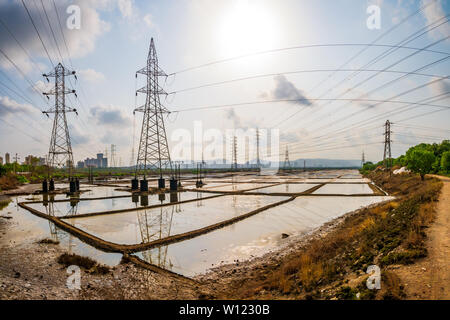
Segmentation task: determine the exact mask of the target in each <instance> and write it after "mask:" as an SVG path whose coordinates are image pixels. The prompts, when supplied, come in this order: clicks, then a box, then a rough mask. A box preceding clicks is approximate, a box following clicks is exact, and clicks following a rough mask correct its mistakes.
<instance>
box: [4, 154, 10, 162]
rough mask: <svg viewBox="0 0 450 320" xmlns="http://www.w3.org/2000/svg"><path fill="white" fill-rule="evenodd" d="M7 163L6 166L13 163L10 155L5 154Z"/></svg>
mask: <svg viewBox="0 0 450 320" xmlns="http://www.w3.org/2000/svg"><path fill="white" fill-rule="evenodd" d="M5 163H6V164H9V163H11V159H10V158H9V153H5Z"/></svg>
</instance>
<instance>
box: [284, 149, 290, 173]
mask: <svg viewBox="0 0 450 320" xmlns="http://www.w3.org/2000/svg"><path fill="white" fill-rule="evenodd" d="M283 169H284V170H289V169H291V162H290V161H289V150H288V148H287V147H286V152H285V154H284V163H283Z"/></svg>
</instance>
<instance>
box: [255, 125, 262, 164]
mask: <svg viewBox="0 0 450 320" xmlns="http://www.w3.org/2000/svg"><path fill="white" fill-rule="evenodd" d="M256 167H257V168H259V167H261V160H260V159H259V129H258V128H256Z"/></svg>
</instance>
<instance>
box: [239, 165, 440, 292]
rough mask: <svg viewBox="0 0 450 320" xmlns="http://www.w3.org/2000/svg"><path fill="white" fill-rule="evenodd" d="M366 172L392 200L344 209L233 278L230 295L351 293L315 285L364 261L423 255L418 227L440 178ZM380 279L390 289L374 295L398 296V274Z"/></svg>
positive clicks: (427, 216)
mask: <svg viewBox="0 0 450 320" xmlns="http://www.w3.org/2000/svg"><path fill="white" fill-rule="evenodd" d="M371 178H372V180H375V181H376V183H377V184H378V185H382V188H383V189H384V190H387V191H388V192H389V193H391V194H392V193H394V194H396V195H397V197H398V198H397V200H396V201H393V202H391V203H388V204H383V205H380V206H378V207H375V208H370V209H369V208H366V209H363V210H361V211H360V212H358V213H357V214H353V215H349V216H348V217H346V218H345V219H344V222H343V223H342V224H340V225H339V226H338V227H337V228H336V229H335V230H334V231H332V232H330V233H328V234H327V235H326V236H324V237H323V238H320V239H316V240H312V241H311V242H309V243H308V245H307V246H306V247H304V248H303V249H301V250H300V251H299V252H296V253H293V254H291V255H288V256H287V257H285V258H284V259H283V261H282V262H281V263H280V265H279V266H272V267H268V268H266V270H265V271H262V272H260V273H259V274H258V276H256V277H253V278H251V279H245V281H243V280H242V281H238V282H236V283H235V284H236V287H235V288H233V297H234V298H236V297H240V298H252V297H255V296H257V294H258V292H259V291H260V290H261V289H265V290H268V291H270V293H271V297H272V298H273V297H286V296H292V297H295V298H297V297H303V298H305V297H313V298H331V297H333V296H335V297H338V298H339V297H340V296H341V297H345V298H349V297H350V298H351V297H353V296H354V294H355V292H354V290H353V289H350V290H349V289H345V290H343V291H342V292H340V291H339V292H340V293H339V294H340V296H338V294H337V293H336V292H335V293H334V295H331V296H330V295H328V296H323V295H321V294H320V293H319V290H318V289H319V288H322V287H324V286H329V285H330V284H332V283H338V284H339V283H340V282H342V281H343V280H344V279H345V278H346V276H347V275H349V274H350V273H365V270H366V269H367V266H368V265H370V264H378V265H380V266H386V265H389V264H392V263H411V262H413V261H415V260H416V259H418V258H420V257H423V256H425V255H426V249H425V246H424V244H425V237H426V235H425V233H424V230H423V229H424V228H425V227H426V226H427V225H429V224H430V223H431V222H432V221H433V218H434V201H436V199H437V197H438V195H439V190H440V188H441V187H442V183H441V182H440V181H438V180H436V179H428V178H427V179H425V181H421V180H420V177H417V176H413V175H402V176H392V177H389V175H388V174H386V173H379V174H378V175H377V176H371ZM384 273H385V271H384V270H383V271H382V274H384ZM264 275H266V276H264ZM383 281H385V282H386V287H387V288H390V290H391V291H392V292H391V294H389V293H386V295H385V296H383V295H381V296H380V295H378V297H379V298H388V299H397V298H400V297H402V293H401V286H400V282H399V280H398V277H397V278H396V276H395V275H394V274H391V273H389V272H388V273H387V274H386V275H385V278H384V280H383ZM338 287H339V285H338ZM342 288H343V287H342ZM366 297H368V298H373V297H375V295H372V294H369V295H366Z"/></svg>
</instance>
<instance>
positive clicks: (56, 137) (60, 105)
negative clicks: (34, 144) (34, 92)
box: [42, 63, 77, 174]
mask: <svg viewBox="0 0 450 320" xmlns="http://www.w3.org/2000/svg"><path fill="white" fill-rule="evenodd" d="M71 75H75V71H71V70H68V69H66V68H65V67H64V66H63V65H62V64H61V63H58V65H57V66H56V67H55V69H54V70H53V71H52V72H50V73H48V74H43V76H44V77H45V78H46V79H47V81H49V80H48V77H55V88H54V89H52V90H51V91H50V92H44V93H43V94H44V95H46V96H47V98H48V96H49V95H54V96H55V106H54V107H52V108H50V109H49V110H47V111H43V112H42V113H44V114H45V115H47V117H49V113H54V114H55V117H54V119H53V129H52V137H51V140H50V148H49V151H48V165H49V166H50V167H64V166H65V167H67V168H69V174H70V171H71V170H72V168H73V165H74V162H73V152H72V145H71V143H70V135H69V128H68V126H67V118H66V113H67V112H75V113H77V110H76V109H74V108H69V107H67V106H66V94H68V93H75V90H73V89H68V88H66V84H65V77H67V76H71ZM75 77H76V76H75ZM75 95H76V94H75Z"/></svg>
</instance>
